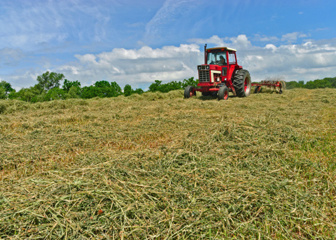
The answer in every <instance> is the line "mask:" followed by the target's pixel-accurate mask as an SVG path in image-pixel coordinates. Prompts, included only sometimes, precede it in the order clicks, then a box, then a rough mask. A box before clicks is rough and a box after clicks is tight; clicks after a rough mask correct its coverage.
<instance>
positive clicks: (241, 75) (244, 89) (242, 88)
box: [232, 69, 251, 97]
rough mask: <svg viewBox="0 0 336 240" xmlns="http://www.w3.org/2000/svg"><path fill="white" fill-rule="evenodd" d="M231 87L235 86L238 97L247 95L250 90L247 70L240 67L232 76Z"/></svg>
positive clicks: (249, 78)
mask: <svg viewBox="0 0 336 240" xmlns="http://www.w3.org/2000/svg"><path fill="white" fill-rule="evenodd" d="M232 84H233V87H234V88H235V91H236V94H237V96H238V97H247V96H248V95H250V91H251V76H250V73H249V71H247V70H245V69H240V70H238V71H237V73H236V74H235V75H234V76H233V79H232Z"/></svg>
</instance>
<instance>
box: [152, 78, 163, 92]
mask: <svg viewBox="0 0 336 240" xmlns="http://www.w3.org/2000/svg"><path fill="white" fill-rule="evenodd" d="M161 83H162V81H160V80H155V82H154V83H152V84H151V85H150V86H149V91H151V92H156V91H159V89H160V86H161Z"/></svg>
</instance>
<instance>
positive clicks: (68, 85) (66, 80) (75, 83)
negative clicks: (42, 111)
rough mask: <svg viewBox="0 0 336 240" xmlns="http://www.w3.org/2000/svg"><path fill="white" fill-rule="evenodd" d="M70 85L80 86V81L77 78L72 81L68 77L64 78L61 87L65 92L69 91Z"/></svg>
mask: <svg viewBox="0 0 336 240" xmlns="http://www.w3.org/2000/svg"><path fill="white" fill-rule="evenodd" d="M72 87H77V88H80V87H81V83H80V82H79V81H78V80H77V81H73V82H72V81H69V80H68V79H64V82H63V87H62V89H63V90H64V91H65V92H69V90H70V88H72Z"/></svg>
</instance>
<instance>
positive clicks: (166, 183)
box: [0, 89, 336, 239]
mask: <svg viewBox="0 0 336 240" xmlns="http://www.w3.org/2000/svg"><path fill="white" fill-rule="evenodd" d="M0 142H1V143H0V156H1V157H0V237H1V238H13V239H15V238H16V239H22V238H33V239H54V238H56V239H91V238H94V239H335V238H336V230H335V229H336V182H335V181H336V172H335V170H336V161H335V159H336V89H314V90H308V89H293V90H286V91H284V93H283V94H277V93H275V92H264V93H260V94H251V95H250V96H249V97H247V98H238V97H230V98H229V100H227V101H218V100H217V99H213V98H211V97H200V96H199V95H198V97H195V98H190V99H183V91H182V90H176V91H172V92H169V93H158V92H155V93H150V92H149V93H144V94H142V95H138V94H134V95H131V96H129V97H124V96H119V97H115V98H93V99H89V100H84V99H69V100H57V101H50V102H39V103H34V104H32V103H27V102H23V101H18V100H0Z"/></svg>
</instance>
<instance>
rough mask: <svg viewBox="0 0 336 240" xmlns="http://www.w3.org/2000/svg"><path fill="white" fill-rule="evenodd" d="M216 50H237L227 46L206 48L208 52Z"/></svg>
mask: <svg viewBox="0 0 336 240" xmlns="http://www.w3.org/2000/svg"><path fill="white" fill-rule="evenodd" d="M216 50H222V51H224V50H227V51H233V52H236V51H237V50H236V49H233V48H228V47H216V48H207V51H208V52H211V51H216Z"/></svg>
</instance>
